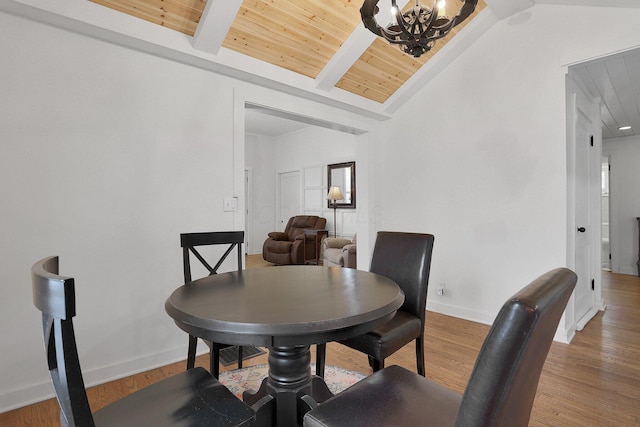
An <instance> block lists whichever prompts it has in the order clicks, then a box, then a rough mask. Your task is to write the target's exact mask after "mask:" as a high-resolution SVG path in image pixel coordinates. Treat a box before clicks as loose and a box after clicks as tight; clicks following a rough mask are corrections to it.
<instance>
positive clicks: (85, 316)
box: [0, 13, 234, 411]
mask: <svg viewBox="0 0 640 427" xmlns="http://www.w3.org/2000/svg"><path fill="white" fill-rule="evenodd" d="M0 28H2V31H1V32H2V36H0V57H2V67H1V69H0V80H2V81H3V84H2V89H1V91H2V93H1V94H0V100H1V101H0V139H1V143H0V195H1V200H2V209H1V213H0V215H1V217H2V220H1V221H0V235H1V236H2V238H1V242H0V259H1V260H2V261H1V265H2V268H1V271H0V276H1V280H0V288H1V289H2V295H3V298H0V313H1V314H0V316H1V317H2V321H0V336H2V349H1V350H0V354H2V356H1V357H0V377H1V378H2V379H3V380H2V387H1V390H0V411H3V410H5V409H7V408H9V407H12V406H15V405H17V404H23V403H25V402H28V401H30V400H33V399H38V398H41V397H43V396H44V395H45V394H49V396H50V395H51V394H50V393H51V391H52V387H51V385H50V380H49V378H48V373H47V371H46V367H45V366H46V365H45V358H44V353H43V344H42V329H41V321H40V316H39V314H38V312H37V311H36V309H35V308H34V307H33V305H32V303H31V285H30V275H29V269H30V267H31V264H32V263H33V262H35V261H36V260H37V259H39V258H42V257H45V256H48V255H59V256H60V267H61V273H62V274H66V275H71V276H74V277H75V278H76V288H77V303H78V318H77V320H78V321H77V324H76V326H77V339H78V341H79V342H80V349H79V352H80V358H81V360H82V365H83V369H84V371H85V372H86V378H85V380H86V381H87V382H88V383H89V384H92V383H95V382H104V380H105V379H107V378H110V377H114V376H121V375H123V374H124V373H126V372H130V371H135V370H139V369H142V368H148V367H149V366H153V365H157V364H165V363H167V362H168V361H171V360H176V359H178V358H184V357H185V354H186V353H185V352H186V344H187V341H186V337H185V335H184V333H183V332H181V331H180V330H178V328H176V327H175V325H174V324H173V322H172V321H171V319H170V318H169V316H167V314H166V313H165V311H164V308H163V307H164V300H165V299H166V298H167V296H168V295H169V293H170V292H171V290H173V289H174V288H175V287H176V285H178V284H180V283H181V281H182V280H183V279H182V264H181V263H182V261H181V250H180V247H179V233H180V232H184V231H203V230H223V229H231V228H233V227H234V223H233V214H232V213H224V212H222V201H223V198H224V197H225V196H230V195H232V182H231V181H232V179H231V178H232V176H233V169H232V168H233V162H232V155H233V145H232V144H231V143H230V142H229V141H231V140H232V139H233V120H232V111H231V109H230V108H229V107H226V106H228V105H232V104H233V91H232V88H231V86H232V85H231V84H229V79H225V78H221V77H218V76H216V75H213V74H211V73H208V72H205V71H202V70H199V69H196V68H192V67H186V66H183V65H180V64H177V63H175V62H170V61H166V60H162V59H159V58H156V57H153V56H150V55H144V54H140V53H139V52H135V51H132V50H127V49H123V48H120V47H117V46H113V45H109V44H106V43H102V42H99V41H96V40H93V39H90V38H85V37H80V36H78V35H76V34H72V33H69V32H65V31H60V30H57V29H53V28H51V27H47V26H44V25H39V24H35V23H32V22H28V21H24V20H22V19H20V18H16V17H13V16H9V15H5V14H1V13H0ZM214 165H215V167H214Z"/></svg>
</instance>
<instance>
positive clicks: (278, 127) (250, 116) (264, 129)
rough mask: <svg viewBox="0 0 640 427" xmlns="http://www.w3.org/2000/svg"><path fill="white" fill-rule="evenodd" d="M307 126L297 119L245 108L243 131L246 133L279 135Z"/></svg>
mask: <svg viewBox="0 0 640 427" xmlns="http://www.w3.org/2000/svg"><path fill="white" fill-rule="evenodd" d="M309 126H310V125H308V124H306V123H302V122H300V121H297V120H292V119H285V118H282V117H278V116H274V115H272V114H265V113H264V112H263V111H260V110H257V109H253V108H247V109H245V116H244V131H245V132H246V133H252V134H255V135H263V136H269V137H279V136H282V135H286V134H288V133H291V132H295V131H297V130H300V129H303V128H306V127H309Z"/></svg>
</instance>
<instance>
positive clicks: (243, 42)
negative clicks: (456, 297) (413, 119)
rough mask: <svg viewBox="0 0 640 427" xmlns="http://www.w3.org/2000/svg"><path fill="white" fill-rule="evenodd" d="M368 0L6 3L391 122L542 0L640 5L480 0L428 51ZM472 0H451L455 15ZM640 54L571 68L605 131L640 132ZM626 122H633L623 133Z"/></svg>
mask: <svg viewBox="0 0 640 427" xmlns="http://www.w3.org/2000/svg"><path fill="white" fill-rule="evenodd" d="M431 1H432V0H422V2H423V3H424V4H425V5H427V6H431ZM362 2H363V0H208V1H205V0H56V1H50V0H0V10H5V11H8V12H10V13H15V14H18V15H24V16H26V17H28V18H32V19H36V20H38V21H42V22H46V23H49V24H53V25H56V26H59V27H63V28H67V29H70V30H72V31H77V32H80V33H84V34H88V35H90V36H94V37H98V38H102V39H107V40H110V41H112V42H115V43H118V44H122V45H126V46H130V47H133V48H136V49H140V50H143V51H147V52H151V53H153V54H159V55H162V56H165V57H167V58H170V59H176V60H179V61H182V62H185V63H190V64H193V65H196V66H199V67H203V68H208V69H211V70H213V71H216V72H219V73H221V74H224V75H229V76H233V77H235V78H238V79H242V80H247V81H251V82H253V83H256V84H259V85H263V86H266V87H272V88H275V89H278V90H282V91H284V92H288V93H291V94H294V95H298V96H301V97H304V98H307V99H312V100H317V101H319V102H323V103H326V104H328V105H334V106H337V107H339V108H342V109H344V110H347V111H352V112H356V113H358V114H362V115H363V116H368V117H371V118H374V119H378V120H383V119H386V118H388V117H389V116H390V115H391V114H392V113H393V112H395V111H396V110H397V109H398V108H399V107H400V106H401V105H402V104H404V102H406V101H407V100H408V99H410V98H411V96H413V94H414V93H416V91H417V90H418V89H419V88H420V87H422V85H424V84H425V83H427V82H428V81H429V80H430V79H431V78H433V76H435V75H437V73H438V72H440V71H441V70H442V69H444V68H445V67H446V65H447V64H448V63H450V62H451V61H453V60H454V59H455V58H456V57H457V56H458V55H460V54H462V52H464V49H466V48H467V47H468V46H470V45H471V44H472V43H473V42H474V41H475V40H476V39H477V38H479V37H480V36H481V35H482V34H483V33H484V32H485V31H487V30H488V29H489V28H490V27H491V26H492V25H493V24H495V23H496V22H498V21H499V20H501V19H507V18H509V17H510V16H512V15H514V14H516V13H519V12H521V11H523V10H526V9H528V8H530V7H533V6H534V5H535V4H536V3H545V4H562V5H570V6H571V5H576V6H577V5H581V6H591V7H598V6H611V7H622V8H630V7H634V8H637V7H640V1H638V0H479V2H478V6H477V7H476V10H475V11H474V13H473V14H472V15H471V16H470V17H469V18H468V19H466V20H465V21H464V22H463V23H462V24H460V25H458V26H457V27H455V28H454V29H453V30H452V31H451V33H450V34H449V35H448V36H447V37H446V38H444V39H441V40H438V41H437V42H436V44H435V47H434V48H433V49H432V50H431V51H430V52H428V53H427V54H425V55H423V56H422V57H421V58H418V59H416V58H413V57H412V56H409V55H406V54H405V53H403V52H401V51H400V49H398V48H397V47H395V46H392V45H390V44H388V43H387V42H386V41H384V40H382V39H380V38H378V37H376V36H375V35H373V34H372V33H371V32H369V31H368V30H367V29H366V28H364V26H363V25H362V22H361V17H360V11H359V10H360V7H361V6H362ZM398 3H399V5H402V4H405V3H408V4H412V1H407V0H401V1H399V2H398ZM461 4H462V1H461V0H448V4H447V6H446V7H447V14H448V15H449V16H451V15H455V14H456V13H457V11H458V10H459V7H460V5H461ZM378 5H379V7H380V9H381V12H380V13H379V14H378V16H377V20H378V22H379V23H380V24H381V25H386V23H387V21H388V18H387V16H386V15H388V12H386V10H385V9H386V8H387V7H389V6H390V1H389V0H380V2H379V3H378ZM638 58H640V53H639V52H638V51H630V52H627V53H625V54H616V55H613V56H611V57H608V58H604V59H600V60H597V61H593V62H591V63H586V64H580V65H574V66H572V67H571V69H573V70H574V71H575V72H576V73H577V74H578V75H579V76H580V78H581V80H582V81H583V82H584V86H585V87H586V88H587V90H589V91H590V92H591V93H592V94H593V95H594V96H600V97H601V99H602V100H603V114H602V119H603V138H605V139H606V138H613V137H616V136H624V135H635V134H640V113H639V112H638V110H639V108H638V106H639V105H640V94H639V89H638V88H639V87H640V65H639V64H640V59H638ZM254 113H255V114H253V113H252V114H251V117H259V115H260V111H259V110H258V111H255V112H254ZM288 119H291V117H289V118H288ZM247 120H248V122H247V125H248V126H251V120H252V119H251V118H250V117H248V119H247ZM283 123H285V122H283ZM625 123H628V124H629V125H631V126H632V130H630V131H619V130H618V127H620V126H622V125H623V124H625ZM307 124H308V123H307ZM283 126H284V124H283ZM270 132H271V133H274V132H275V133H277V131H276V130H272V131H270Z"/></svg>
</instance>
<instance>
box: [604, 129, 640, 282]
mask: <svg viewBox="0 0 640 427" xmlns="http://www.w3.org/2000/svg"><path fill="white" fill-rule="evenodd" d="M602 151H603V155H605V156H610V160H609V161H610V163H611V173H610V181H609V192H610V203H611V217H610V221H609V227H610V234H611V256H612V271H613V272H615V273H622V274H632V275H637V274H638V266H637V262H638V222H637V220H636V218H637V217H640V194H639V193H638V183H640V168H639V167H638V165H640V137H637V136H636V137H625V138H613V139H606V140H604V141H603V148H602Z"/></svg>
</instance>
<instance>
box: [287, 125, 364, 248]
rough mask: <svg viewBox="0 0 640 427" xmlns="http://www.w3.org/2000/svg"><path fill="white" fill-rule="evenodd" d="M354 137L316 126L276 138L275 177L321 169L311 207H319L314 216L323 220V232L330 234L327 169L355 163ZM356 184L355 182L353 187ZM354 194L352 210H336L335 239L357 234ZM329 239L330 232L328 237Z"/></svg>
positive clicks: (331, 222)
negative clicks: (319, 189)
mask: <svg viewBox="0 0 640 427" xmlns="http://www.w3.org/2000/svg"><path fill="white" fill-rule="evenodd" d="M357 139H358V137H357V136H355V135H352V134H348V133H344V132H339V131H336V130H331V129H325V128H321V127H317V126H312V127H308V128H304V129H301V130H299V131H297V132H291V133H289V134H287V135H283V136H282V137H280V138H278V140H277V142H276V174H278V173H282V172H288V171H292V170H300V172H301V177H302V176H304V174H303V170H304V169H305V168H315V167H320V168H322V186H323V187H322V192H321V193H322V194H321V195H320V197H321V200H314V201H313V206H320V211H319V212H317V213H314V214H317V215H319V216H323V217H325V218H326V219H327V229H328V230H333V229H334V226H333V213H334V212H333V209H329V208H328V207H327V201H326V200H325V199H324V198H323V196H324V197H326V194H327V192H328V191H329V189H328V188H327V165H329V164H333V163H342V162H349V161H356V173H357V171H358V163H359V162H358V161H357V158H356V141H357ZM357 184H358V182H357V180H356V186H357ZM357 194H358V191H357V187H356V209H336V222H337V233H338V236H339V237H340V236H345V237H346V238H351V237H352V236H353V234H354V233H356V231H357V225H356V215H357V211H358V197H357ZM330 234H331V235H333V232H331V233H330Z"/></svg>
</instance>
